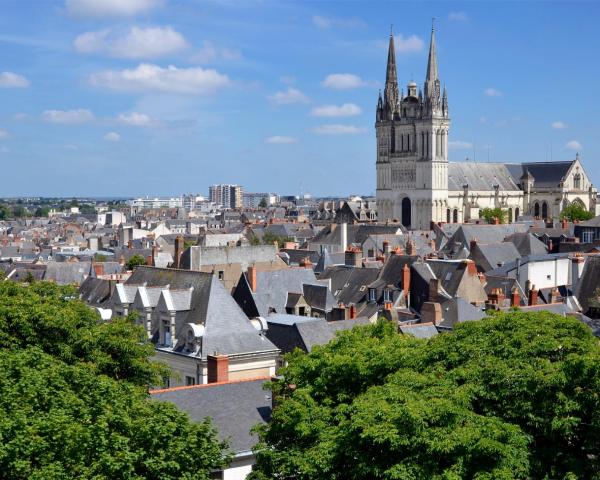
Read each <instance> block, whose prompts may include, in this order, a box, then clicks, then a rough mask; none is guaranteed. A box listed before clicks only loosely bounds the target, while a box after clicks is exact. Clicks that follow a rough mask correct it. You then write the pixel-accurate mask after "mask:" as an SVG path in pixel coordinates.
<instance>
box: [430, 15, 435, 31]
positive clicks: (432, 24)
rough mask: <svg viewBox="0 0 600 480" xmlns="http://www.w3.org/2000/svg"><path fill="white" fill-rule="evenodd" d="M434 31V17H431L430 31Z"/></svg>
mask: <svg viewBox="0 0 600 480" xmlns="http://www.w3.org/2000/svg"><path fill="white" fill-rule="evenodd" d="M434 31H435V17H431V32H432V33H433V32H434Z"/></svg>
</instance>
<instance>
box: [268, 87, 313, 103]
mask: <svg viewBox="0 0 600 480" xmlns="http://www.w3.org/2000/svg"><path fill="white" fill-rule="evenodd" d="M269 100H271V102H272V103H274V104H276V105H289V104H291V103H308V97H307V96H306V95H304V94H303V93H302V92H301V91H300V90H298V89H297V88H294V87H288V89H287V90H286V91H285V92H277V93H275V94H273V95H271V96H269Z"/></svg>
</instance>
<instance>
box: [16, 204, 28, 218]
mask: <svg viewBox="0 0 600 480" xmlns="http://www.w3.org/2000/svg"><path fill="white" fill-rule="evenodd" d="M12 216H13V217H15V218H22V217H27V216H29V211H28V210H27V209H26V208H25V207H24V206H23V205H15V206H13V209H12Z"/></svg>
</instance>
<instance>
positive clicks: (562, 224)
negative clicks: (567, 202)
mask: <svg viewBox="0 0 600 480" xmlns="http://www.w3.org/2000/svg"><path fill="white" fill-rule="evenodd" d="M560 226H561V228H563V229H567V228H569V221H568V220H567V219H566V218H565V219H563V220H562V222H560Z"/></svg>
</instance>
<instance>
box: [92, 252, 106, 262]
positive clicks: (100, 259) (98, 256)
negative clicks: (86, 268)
mask: <svg viewBox="0 0 600 480" xmlns="http://www.w3.org/2000/svg"><path fill="white" fill-rule="evenodd" d="M94 262H106V255H102V254H101V253H96V254H95V255H94Z"/></svg>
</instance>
